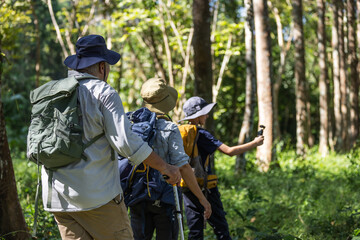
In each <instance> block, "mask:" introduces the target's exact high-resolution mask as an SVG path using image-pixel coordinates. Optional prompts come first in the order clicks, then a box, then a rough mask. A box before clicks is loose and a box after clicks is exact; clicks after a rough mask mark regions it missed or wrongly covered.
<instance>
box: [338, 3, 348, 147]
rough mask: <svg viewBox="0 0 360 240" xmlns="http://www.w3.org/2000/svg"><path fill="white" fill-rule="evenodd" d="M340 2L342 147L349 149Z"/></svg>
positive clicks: (340, 8) (341, 4)
mask: <svg viewBox="0 0 360 240" xmlns="http://www.w3.org/2000/svg"><path fill="white" fill-rule="evenodd" d="M337 2H338V4H339V8H338V9H337V10H338V19H339V26H338V36H339V63H340V92H341V95H340V98H341V100H340V104H341V107H340V108H341V115H342V132H341V138H342V140H343V142H344V145H343V147H342V148H344V149H348V146H349V142H348V134H347V133H348V125H349V124H348V122H349V111H348V99H347V98H348V94H347V88H348V87H347V76H346V60H345V59H346V57H345V40H344V39H345V34H344V27H345V26H344V25H345V23H344V4H343V2H342V1H337Z"/></svg>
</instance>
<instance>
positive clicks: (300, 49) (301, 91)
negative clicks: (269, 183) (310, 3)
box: [292, 0, 308, 156]
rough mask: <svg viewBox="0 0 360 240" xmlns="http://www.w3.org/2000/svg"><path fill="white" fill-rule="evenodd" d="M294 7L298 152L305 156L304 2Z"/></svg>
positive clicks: (296, 1)
mask: <svg viewBox="0 0 360 240" xmlns="http://www.w3.org/2000/svg"><path fill="white" fill-rule="evenodd" d="M292 6H293V11H292V14H293V19H294V44H295V71H294V72H295V88H296V89H295V92H296V152H297V154H298V155H301V156H302V155H304V154H305V145H308V138H307V137H308V135H307V109H306V108H307V107H306V104H307V92H306V82H305V81H306V80H305V48H304V30H303V14H302V0H294V1H292Z"/></svg>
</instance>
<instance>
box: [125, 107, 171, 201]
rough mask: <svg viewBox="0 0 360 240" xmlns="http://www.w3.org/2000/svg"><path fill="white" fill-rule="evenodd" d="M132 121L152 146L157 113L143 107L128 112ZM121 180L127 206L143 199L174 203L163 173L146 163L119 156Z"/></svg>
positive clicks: (142, 136) (136, 131) (132, 128)
mask: <svg viewBox="0 0 360 240" xmlns="http://www.w3.org/2000/svg"><path fill="white" fill-rule="evenodd" d="M126 115H127V117H128V118H129V120H130V122H131V130H132V131H133V132H134V133H136V134H137V135H139V136H140V137H141V138H142V139H143V140H144V141H146V142H148V144H149V146H150V147H152V145H153V143H154V140H155V136H156V129H155V123H156V114H155V113H154V112H151V111H150V110H149V109H147V108H145V107H143V108H140V109H138V110H136V111H134V112H128V113H126ZM119 171H120V182H121V187H122V189H123V193H124V201H125V204H126V206H128V207H129V206H132V205H134V204H136V203H138V202H140V201H143V200H152V201H156V200H160V201H161V202H164V203H167V204H172V205H174V204H175V202H174V198H173V197H169V196H172V194H171V193H172V187H171V186H170V185H169V184H168V183H166V182H165V181H162V180H161V178H162V176H161V173H160V172H159V171H157V170H156V169H153V168H151V167H149V166H147V165H146V164H144V163H141V164H140V165H137V166H136V165H132V164H131V163H130V162H129V160H128V159H127V158H124V157H121V156H120V157H119Z"/></svg>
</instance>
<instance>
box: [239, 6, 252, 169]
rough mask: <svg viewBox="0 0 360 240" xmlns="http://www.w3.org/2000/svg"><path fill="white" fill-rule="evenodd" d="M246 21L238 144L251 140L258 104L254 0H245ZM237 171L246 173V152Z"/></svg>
mask: <svg viewBox="0 0 360 240" xmlns="http://www.w3.org/2000/svg"><path fill="white" fill-rule="evenodd" d="M244 5H245V8H246V14H247V16H246V22H245V26H244V28H245V49H246V54H245V61H246V86H245V89H246V90H245V91H246V93H245V111H244V120H243V122H242V125H241V129H240V133H239V139H238V144H243V143H245V142H248V141H249V140H250V133H251V132H252V129H253V123H254V109H255V105H256V99H255V97H256V78H255V74H256V73H255V50H254V34H253V32H254V14H253V5H252V0H245V4H244ZM235 172H236V173H239V174H244V173H245V172H246V158H245V153H243V154H240V155H238V156H236V163H235Z"/></svg>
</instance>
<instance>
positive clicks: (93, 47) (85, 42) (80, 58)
mask: <svg viewBox="0 0 360 240" xmlns="http://www.w3.org/2000/svg"><path fill="white" fill-rule="evenodd" d="M119 59H120V54H119V53H117V52H114V51H111V50H109V49H107V47H106V43H105V39H104V38H103V37H102V36H100V35H88V36H85V37H82V38H80V39H79V40H78V41H77V42H76V54H75V55H71V56H68V57H67V58H66V59H65V61H64V64H65V65H66V66H67V67H69V68H71V69H74V70H77V69H84V68H87V67H89V66H91V65H94V64H95V63H98V62H107V63H109V64H110V65H114V64H115V63H117V62H118V61H119Z"/></svg>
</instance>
